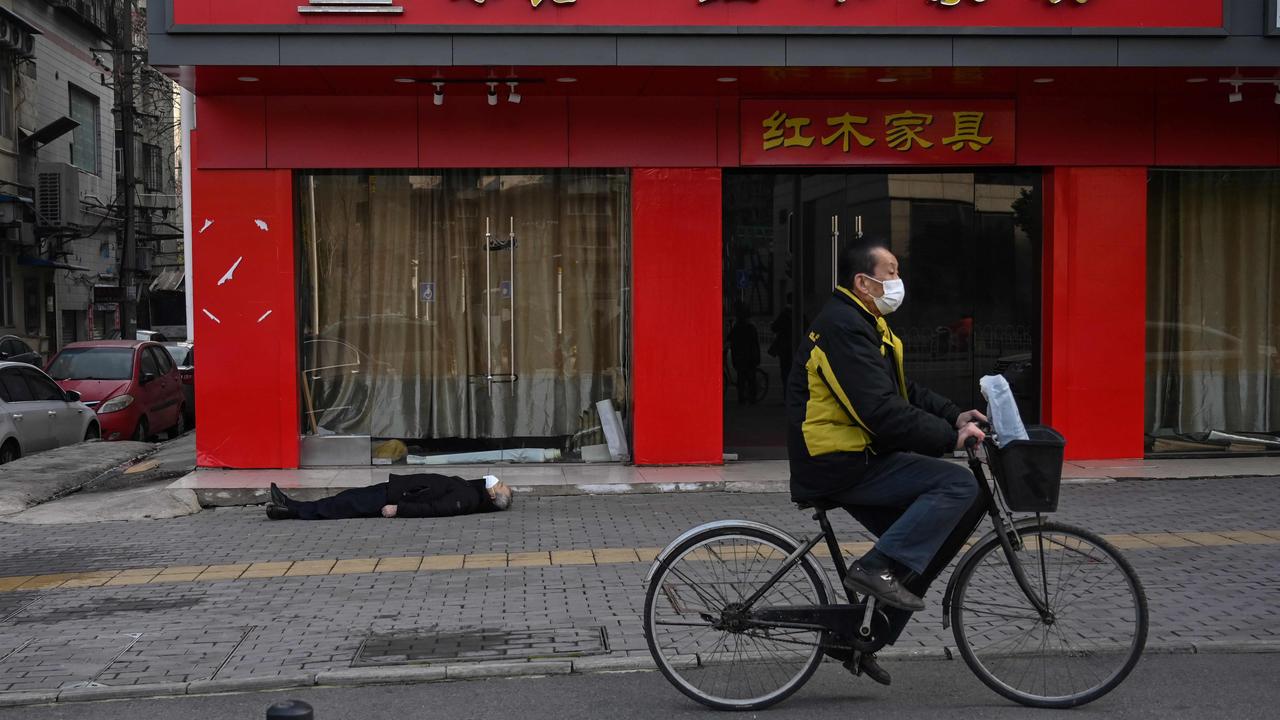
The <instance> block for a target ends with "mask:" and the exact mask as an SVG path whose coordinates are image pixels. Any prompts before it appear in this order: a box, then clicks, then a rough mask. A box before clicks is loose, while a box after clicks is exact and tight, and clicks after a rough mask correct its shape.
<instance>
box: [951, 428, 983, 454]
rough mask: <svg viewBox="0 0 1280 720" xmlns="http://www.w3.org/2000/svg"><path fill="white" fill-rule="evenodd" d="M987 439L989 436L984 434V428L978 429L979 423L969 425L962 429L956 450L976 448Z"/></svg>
mask: <svg viewBox="0 0 1280 720" xmlns="http://www.w3.org/2000/svg"><path fill="white" fill-rule="evenodd" d="M986 439H987V434H986V433H984V432H982V428H980V427H978V425H977V423H973V422H971V423H967V424H966V425H964V426H963V427H961V428H960V433H959V435H957V436H956V449H957V450H964V449H966V448H969V447H976V446H978V445H980V444H981V443H982V441H983V440H986ZM970 443H972V445H971V444H970Z"/></svg>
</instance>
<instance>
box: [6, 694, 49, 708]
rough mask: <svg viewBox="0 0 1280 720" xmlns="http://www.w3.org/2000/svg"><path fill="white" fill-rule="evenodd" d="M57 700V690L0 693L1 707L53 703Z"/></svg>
mask: <svg viewBox="0 0 1280 720" xmlns="http://www.w3.org/2000/svg"><path fill="white" fill-rule="evenodd" d="M57 701H58V691H57V690H48V691H44V690H41V691H37V692H6V693H0V708H10V707H25V706H27V705H52V704H53V703H55V702H57Z"/></svg>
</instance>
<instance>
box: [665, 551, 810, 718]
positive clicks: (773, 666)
mask: <svg viewBox="0 0 1280 720" xmlns="http://www.w3.org/2000/svg"><path fill="white" fill-rule="evenodd" d="M795 550H796V547H795V546H794V544H793V543H792V542H791V541H790V540H789V539H787V538H786V537H784V536H782V535H778V534H774V533H771V532H768V531H766V530H763V529H760V528H758V527H748V526H725V527H718V528H714V529H711V530H708V531H706V532H704V533H699V534H697V535H694V536H693V537H691V538H689V539H688V540H686V541H685V542H684V543H682V544H681V545H680V546H679V547H677V548H676V549H675V550H674V551H673V552H672V553H671V555H670V556H668V557H667V558H666V560H664V561H663V563H662V564H661V565H660V566H659V567H658V570H657V572H656V573H655V574H654V576H653V580H652V581H651V582H650V583H649V588H648V592H647V594H646V596H645V604H644V631H645V637H646V638H647V639H648V641H649V651H650V652H651V653H652V654H653V659H654V661H655V662H656V663H657V665H658V669H660V670H661V671H662V674H663V675H665V676H666V678H667V680H669V681H671V684H672V685H675V686H676V688H677V689H679V690H680V692H682V693H684V694H685V695H687V696H689V697H690V698H692V699H694V700H696V701H698V702H700V703H702V704H704V705H707V706H708V707H713V708H716V709H719V710H758V709H760V708H764V707H768V706H769V705H772V704H774V703H776V702H779V701H781V700H782V699H784V698H786V697H787V696H788V695H790V694H792V693H793V692H795V691H796V690H798V689H800V687H801V686H802V685H804V683H805V682H806V681H808V679H809V678H810V676H812V675H813V673H814V671H815V670H817V669H818V665H819V664H820V663H821V662H822V647H821V646H822V641H823V640H824V638H825V635H826V633H825V632H822V631H815V630H801V629H790V628H777V627H765V626H762V625H760V624H754V623H753V622H751V620H750V616H751V613H750V611H747V610H745V609H742V611H739V608H740V607H741V604H742V602H743V601H744V600H746V599H747V598H748V597H750V596H751V595H752V594H753V593H754V592H756V590H757V589H759V588H761V587H764V585H765V584H766V583H767V582H768V580H769V578H771V577H773V575H774V574H775V573H776V572H778V571H780V570H782V569H783V568H784V567H785V563H784V561H785V560H786V558H787V557H788V556H790V555H791V553H793V552H795ZM821 573H822V571H821V569H820V568H819V567H818V565H817V564H816V563H815V562H814V561H813V558H812V556H810V555H807V554H806V555H805V556H804V557H803V558H801V559H800V560H799V561H797V562H795V563H794V564H792V565H791V566H789V567H786V572H784V573H783V574H782V576H781V577H779V578H778V581H777V582H775V583H774V584H773V585H771V586H769V588H768V590H767V591H766V592H765V593H764V594H763V595H762V596H761V598H760V599H759V601H757V602H756V603H755V604H754V605H753V608H755V609H761V608H766V607H777V606H787V605H825V604H827V593H826V585H825V583H824V582H823V580H822V574H821Z"/></svg>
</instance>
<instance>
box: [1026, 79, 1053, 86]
mask: <svg viewBox="0 0 1280 720" xmlns="http://www.w3.org/2000/svg"><path fill="white" fill-rule="evenodd" d="M1031 82H1033V83H1035V84H1037V85H1048V84H1049V83H1051V82H1053V78H1036V79H1035V80H1032V81H1031Z"/></svg>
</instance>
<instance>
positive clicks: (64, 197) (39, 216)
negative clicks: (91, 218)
mask: <svg viewBox="0 0 1280 720" xmlns="http://www.w3.org/2000/svg"><path fill="white" fill-rule="evenodd" d="M36 176H37V177H36V224H37V225H43V226H64V225H79V224H80V220H81V218H82V215H83V212H82V210H81V208H80V171H79V170H78V169H76V167H75V166H73V165H71V164H70V163H40V165H39V167H38V168H37V169H36Z"/></svg>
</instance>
